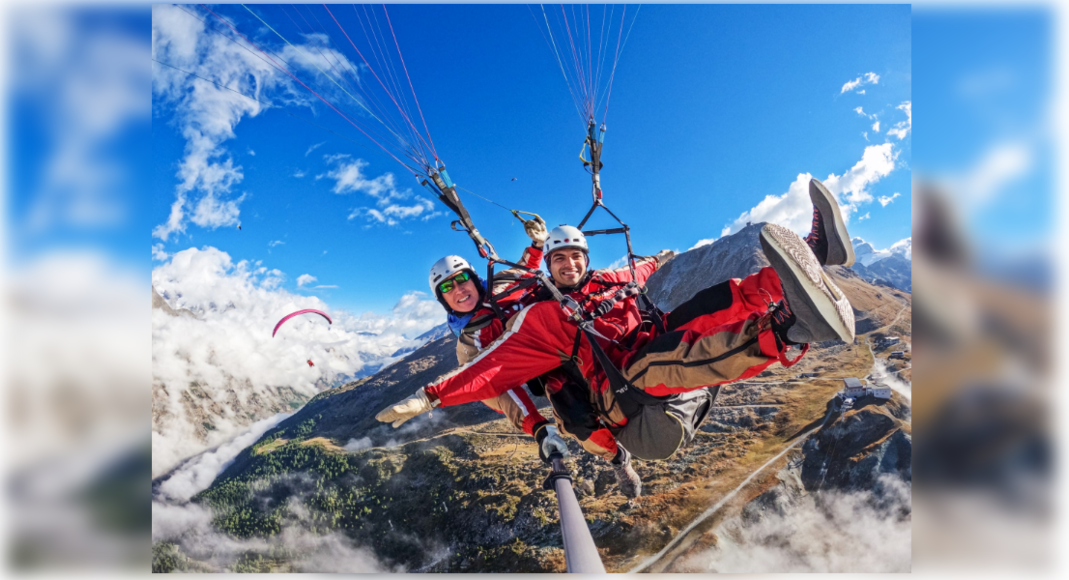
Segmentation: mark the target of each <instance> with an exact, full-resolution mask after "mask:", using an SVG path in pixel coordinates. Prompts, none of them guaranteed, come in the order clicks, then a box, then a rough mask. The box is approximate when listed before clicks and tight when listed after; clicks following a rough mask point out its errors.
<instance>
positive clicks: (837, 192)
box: [720, 143, 898, 236]
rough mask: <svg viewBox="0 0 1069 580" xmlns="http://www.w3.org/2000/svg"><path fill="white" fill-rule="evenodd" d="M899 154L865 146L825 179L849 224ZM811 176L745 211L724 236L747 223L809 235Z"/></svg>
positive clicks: (802, 175) (890, 149)
mask: <svg viewBox="0 0 1069 580" xmlns="http://www.w3.org/2000/svg"><path fill="white" fill-rule="evenodd" d="M897 156H898V154H897V153H896V152H895V151H894V146H893V145H892V144H891V143H884V144H881V145H869V146H867V147H865V151H864V153H862V155H861V160H860V161H858V162H857V163H856V164H854V166H853V167H851V168H850V169H849V170H847V171H845V172H844V173H843V174H842V175H835V174H834V173H833V174H831V175H829V176H828V177H826V178H824V179H822V180H821V181H822V182H823V183H824V186H825V187H827V188H828V191H830V192H831V193H832V195H834V196H835V197H836V199H837V200H838V202H839V206H840V208H841V210H842V212H843V217H844V218H845V219H846V220H847V221H849V219H850V214H851V213H853V212H854V211H856V210H857V209H858V208H859V207H860V205H861V204H864V203H868V202H871V201H872V194H870V193H869V191H868V188H869V187H870V186H871V185H873V184H874V183H876V182H878V181H879V180H880V179H882V178H884V177H886V176H887V175H889V174H890V173H891V171H893V170H894V166H895V158H896V157H897ZM812 177H813V176H812V175H810V174H809V173H800V174H798V177H797V178H796V179H795V180H794V182H792V183H791V184H790V186H789V187H788V189H787V192H786V193H783V194H780V195H767V196H765V198H764V199H763V200H761V202H760V203H758V204H757V205H756V206H754V207H753V208H752V209H750V210H749V211H746V212H743V213H742V215H740V216H739V217H738V218H737V219H736V220H735V221H733V222H732V223H730V224H728V225H726V226H724V229H723V230H722V231H721V234H720V235H721V236H725V235H728V234H731V233H734V232H737V231H739V230H740V229H742V228H743V227H745V226H746V223H747V222H754V223H756V222H771V223H776V224H780V225H782V226H785V227H788V228H790V229H792V230H794V231H795V232H797V233H798V234H800V235H805V234H806V233H808V232H809V228H810V226H811V225H812V224H811V221H812V217H813V203H812V201H811V200H810V199H809V180H810V179H812Z"/></svg>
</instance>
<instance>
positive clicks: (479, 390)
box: [425, 257, 659, 406]
mask: <svg viewBox="0 0 1069 580" xmlns="http://www.w3.org/2000/svg"><path fill="white" fill-rule="evenodd" d="M658 266H659V262H658V260H657V258H653V257H650V258H643V259H641V260H639V261H638V262H637V263H636V268H635V281H636V282H638V283H639V284H644V283H645V282H646V280H647V279H648V278H649V277H650V275H651V274H653V272H654V271H656V270H657V268H658ZM630 281H631V272H630V269H629V268H627V267H624V268H620V269H617V270H613V271H609V270H598V271H596V272H593V273H592V274H591V275H590V276H589V277H588V278H587V280H586V282H585V283H584V284H583V286H582V287H581V288H579V289H577V290H574V291H572V292H569V293H568V295H569V296H571V297H572V298H574V299H575V300H576V301H577V302H579V304H580V308H582V309H584V310H585V311H587V312H590V311H592V310H593V309H595V308H597V306H598V305H599V304H600V303H601V302H603V301H604V300H606V299H609V298H611V297H612V296H613V295H614V294H615V293H616V291H617V290H619V289H620V287H621V284H625V283H627V282H630ZM641 323H642V317H641V311H640V310H639V308H638V305H637V304H636V298H635V297H631V298H626V299H623V300H620V301H618V302H617V303H616V304H614V305H613V307H612V308H611V309H610V310H609V311H608V312H607V313H605V314H603V315H602V316H601V317H599V318H597V319H595V321H594V330H595V331H596V332H597V333H599V334H600V335H602V336H604V337H605V338H606V339H608V340H601V346H602V348H604V349H605V351H606V352H607V353H608V355H609V357H610V358H612V359H613V361H614V362H616V363H617V364H618V365H622V364H623V363H624V362H625V361H626V359H627V358H629V356H630V354H631V351H630V350H627V349H624V348H620V347H618V346H617V345H616V344H615V343H613V342H612V341H621V340H623V339H625V338H627V339H628V341H631V342H632V344H631V346H632V347H634V348H638V347H640V346H641V345H643V344H645V342H646V341H648V340H649V338H650V337H649V336H648V333H645V332H639V333H635V331H636V330H638V329H639V327H640V325H641ZM577 330H578V328H577V326H576V324H575V323H574V322H572V321H571V320H570V319H569V318H568V316H567V314H566V313H565V312H564V310H563V309H562V308H561V305H560V304H559V303H557V302H556V301H555V300H548V301H543V302H538V303H535V304H532V305H530V306H527V307H526V308H524V309H523V310H521V311H520V312H519V314H517V315H516V316H514V317H513V318H512V319H510V320H509V321H508V324H507V325H506V328H505V332H504V334H503V335H502V336H501V338H500V339H498V340H497V341H496V342H495V343H494V344H492V345H490V346H489V347H488V348H486V349H485V350H483V351H482V352H481V353H480V354H479V355H478V356H477V357H475V359H474V360H472V361H471V362H470V363H469V364H467V365H464V366H462V367H460V368H458V369H456V370H454V371H453V372H451V373H449V374H447V375H445V376H443V377H440V378H439V379H438V380H437V381H435V382H434V383H432V384H430V385H428V386H427V387H426V389H425V390H426V393H427V395H428V396H429V397H431V398H432V399H435V398H436V399H439V400H441V402H442V405H445V406H449V405H461V404H464V403H470V402H474V401H481V400H483V399H488V398H490V397H495V396H497V395H500V394H501V393H504V392H505V391H507V390H508V389H509V388H511V387H513V386H515V385H518V384H522V383H524V382H526V381H528V380H530V379H533V378H535V377H537V376H540V375H542V374H543V373H547V372H549V371H552V370H554V369H556V368H557V367H559V366H561V363H562V362H564V361H566V360H567V359H568V358H569V357H570V356H571V354H572V347H573V344H574V342H575V336H576V332H577ZM629 335H630V336H629ZM578 362H579V363H580V369H581V370H582V372H583V376H585V377H587V378H588V379H589V380H590V384H591V386H593V387H594V388H597V389H599V390H603V389H604V388H606V381H605V377H604V373H603V372H602V371H601V369H600V368H599V367H598V366H597V365H596V364H595V363H594V356H593V352H592V351H591V349H590V343H589V342H587V339H586V337H585V336H582V337H581V342H580V348H579V361H578Z"/></svg>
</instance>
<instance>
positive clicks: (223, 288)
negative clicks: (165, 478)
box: [152, 247, 445, 476]
mask: <svg viewBox="0 0 1069 580" xmlns="http://www.w3.org/2000/svg"><path fill="white" fill-rule="evenodd" d="M285 279H286V275H285V274H284V273H283V272H281V271H279V270H277V269H270V268H268V267H267V266H264V265H262V264H261V263H259V262H256V263H252V262H248V261H244V260H242V261H238V262H236V263H235V262H234V261H233V260H232V259H231V257H230V256H229V255H228V254H227V253H226V252H223V251H220V250H218V249H216V248H212V247H205V248H203V249H197V248H189V249H187V250H183V251H180V252H177V253H175V254H174V255H172V256H171V257H170V259H169V260H167V261H166V262H164V263H162V264H160V265H158V266H157V267H156V268H155V269H154V270H153V272H152V283H153V287H154V289H155V290H156V292H158V293H159V295H160V296H161V297H162V298H163V299H164V301H166V302H167V303H168V305H169V306H170V308H172V309H174V310H176V311H178V312H182V311H183V310H188V311H189V313H191V314H193V316H173V315H171V314H168V313H167V312H166V311H164V310H163V309H158V308H154V309H153V311H152V376H153V403H152V412H153V426H152V441H153V447H152V450H153V457H152V460H153V476H156V475H159V474H161V473H163V472H165V471H166V470H168V469H170V468H171V467H173V466H174V465H175V464H176V463H178V462H179V461H181V460H182V459H184V458H186V457H190V456H191V455H193V454H195V453H198V452H200V451H203V450H204V449H208V448H210V447H213V446H216V445H220V444H222V443H223V442H225V441H227V440H228V439H230V438H231V437H233V436H234V435H235V434H237V433H239V432H240V431H242V430H243V429H245V428H246V427H248V426H249V425H251V424H252V423H253V422H255V421H258V420H261V419H264V418H267V417H269V416H272V415H275V414H277V413H280V412H287V411H290V410H292V407H291V403H293V404H299V403H297V401H299V400H304V399H307V398H310V397H312V396H314V395H315V394H316V393H319V392H320V391H322V390H324V389H326V388H329V387H330V386H331V385H333V384H336V383H337V382H339V381H344V380H349V379H352V378H354V377H358V376H362V375H361V373H362V372H363V370H364V369H377V368H379V367H381V366H382V365H385V364H389V363H391V362H393V361H394V360H395V358H394V357H393V353H395V352H397V351H398V350H399V349H403V348H410V347H413V346H417V345H418V344H419V342H418V341H416V340H414V339H415V337H417V336H419V335H421V334H423V333H424V332H426V331H428V330H430V329H431V328H434V327H435V326H437V325H439V324H441V323H442V322H444V317H445V316H444V313H443V312H442V308H441V306H440V305H439V304H438V303H437V302H436V301H434V300H433V299H430V298H428V296H427V295H426V294H424V293H421V292H411V293H409V294H406V295H404V296H402V297H401V299H400V300H399V301H398V303H397V304H396V305H395V306H394V308H393V310H392V312H390V313H389V314H385V315H382V314H376V313H372V312H366V313H363V314H360V315H354V314H351V313H348V312H345V311H336V310H331V309H330V307H329V306H328V305H327V304H326V303H324V302H323V301H322V300H321V299H319V298H318V297H315V296H302V295H298V294H293V293H290V292H288V291H286V290H284V289H281V288H280V286H281V284H282V282H283V281H284V280H285ZM305 308H315V309H318V310H323V311H325V312H328V313H329V314H330V316H331V317H332V318H333V320H334V323H333V324H327V322H326V320H324V319H323V318H321V317H318V316H315V315H311V316H298V317H295V318H293V319H290V320H289V321H287V322H286V324H285V325H283V326H282V327H281V328H280V329H279V331H278V334H277V335H276V336H275V337H272V336H271V331H272V328H273V327H274V325H275V323H276V322H278V321H279V320H280V319H281V318H282V317H283V316H285V315H286V314H289V313H291V312H295V311H297V310H301V309H305ZM308 361H311V362H312V363H313V364H312V365H309V364H308Z"/></svg>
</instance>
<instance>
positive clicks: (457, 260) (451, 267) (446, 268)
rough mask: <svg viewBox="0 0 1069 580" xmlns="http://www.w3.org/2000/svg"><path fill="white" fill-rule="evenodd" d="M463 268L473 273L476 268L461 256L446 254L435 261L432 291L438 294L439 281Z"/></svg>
mask: <svg viewBox="0 0 1069 580" xmlns="http://www.w3.org/2000/svg"><path fill="white" fill-rule="evenodd" d="M463 270H470V271H471V272H472V273H474V272H475V269H474V268H472V267H471V264H469V263H468V261H467V260H465V259H464V258H461V257H460V256H446V257H444V258H442V259H441V260H438V261H437V262H435V263H434V265H433V266H431V275H430V278H429V281H430V285H431V293H432V294H434V295H435V296H437V295H438V283H439V282H441V281H442V280H445V279H446V278H448V277H450V276H452V275H453V274H456V273H457V272H461V271H463Z"/></svg>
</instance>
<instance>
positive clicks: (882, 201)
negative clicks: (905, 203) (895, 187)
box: [876, 191, 902, 207]
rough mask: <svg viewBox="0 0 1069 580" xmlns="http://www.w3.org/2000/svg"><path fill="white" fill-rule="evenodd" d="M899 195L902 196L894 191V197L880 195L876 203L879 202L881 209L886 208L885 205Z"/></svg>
mask: <svg viewBox="0 0 1069 580" xmlns="http://www.w3.org/2000/svg"><path fill="white" fill-rule="evenodd" d="M900 195H902V194H901V193H899V192H897V191H896V192H895V193H894V195H881V196H880V197H879V199H877V200H876V201H879V202H880V205H881V206H882V207H887V205H888V204H889V203H891V202H892V201H894V200H895V198H896V197H898V196H900Z"/></svg>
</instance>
